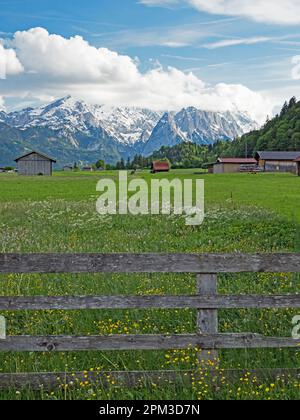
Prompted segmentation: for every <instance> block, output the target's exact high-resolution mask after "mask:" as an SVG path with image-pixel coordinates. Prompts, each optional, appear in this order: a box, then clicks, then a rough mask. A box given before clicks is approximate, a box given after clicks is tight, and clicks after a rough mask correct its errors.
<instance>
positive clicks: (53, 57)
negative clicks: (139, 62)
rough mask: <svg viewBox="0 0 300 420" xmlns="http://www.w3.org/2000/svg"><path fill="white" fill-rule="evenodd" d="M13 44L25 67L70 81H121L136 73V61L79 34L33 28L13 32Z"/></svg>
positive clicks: (130, 77) (134, 75) (28, 69)
mask: <svg viewBox="0 0 300 420" xmlns="http://www.w3.org/2000/svg"><path fill="white" fill-rule="evenodd" d="M12 45H13V46H14V47H15V49H16V51H17V54H18V57H19V59H20V61H21V62H22V64H23V65H24V67H25V69H26V70H27V71H30V72H36V73H42V74H45V75H48V76H49V77H57V78H66V79H68V80H71V81H76V82H80V81H102V82H104V81H106V80H109V81H111V82H116V83H118V82H124V81H125V80H126V79H127V80H131V79H132V78H135V77H136V75H137V68H136V64H135V63H134V62H133V60H132V59H131V58H130V57H127V56H121V55H119V54H117V53H116V52H113V51H110V50H108V49H106V48H99V49H97V48H95V47H93V46H91V45H89V43H88V42H87V41H85V40H84V39H83V38H82V37H81V36H74V37H71V38H70V39H66V38H64V37H62V36H60V35H53V34H49V33H48V31H46V29H43V28H33V29H30V30H28V31H22V32H16V34H15V36H14V40H13V43H12Z"/></svg>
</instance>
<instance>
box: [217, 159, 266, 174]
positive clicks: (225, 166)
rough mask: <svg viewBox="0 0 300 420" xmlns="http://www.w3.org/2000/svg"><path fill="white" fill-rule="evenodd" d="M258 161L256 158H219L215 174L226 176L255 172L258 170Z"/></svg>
mask: <svg viewBox="0 0 300 420" xmlns="http://www.w3.org/2000/svg"><path fill="white" fill-rule="evenodd" d="M257 166H258V165H257V160H256V159H254V158H222V157H220V158H218V160H217V162H216V163H215V164H214V168H213V172H214V174H225V173H232V172H244V171H245V169H247V170H248V171H249V172H252V171H255V169H256V168H257Z"/></svg>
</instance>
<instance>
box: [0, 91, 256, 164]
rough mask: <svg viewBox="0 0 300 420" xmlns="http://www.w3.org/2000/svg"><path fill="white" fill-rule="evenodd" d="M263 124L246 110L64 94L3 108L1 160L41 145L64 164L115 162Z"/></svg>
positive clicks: (0, 113) (221, 137)
mask: <svg viewBox="0 0 300 420" xmlns="http://www.w3.org/2000/svg"><path fill="white" fill-rule="evenodd" d="M256 128H258V125H257V123H256V122H255V121H253V120H252V119H251V118H250V117H249V116H248V115H247V114H246V113H242V112H238V111H237V112H234V113H232V112H224V113H221V112H209V111H202V110H199V109H196V108H194V107H189V108H185V109H182V110H181V111H179V112H157V111H152V110H149V109H139V108H129V107H108V106H103V105H91V104H87V103H85V102H83V101H79V100H75V99H73V98H72V97H71V96H67V97H64V98H62V99H59V100H57V101H54V102H52V103H50V104H48V105H45V106H42V107H39V108H26V109H23V110H21V111H14V112H10V113H7V112H5V111H4V110H0V165H2V166H3V165H11V164H13V161H14V159H15V158H16V156H18V155H20V154H22V153H24V152H26V151H29V150H39V151H41V152H44V153H47V154H49V155H51V156H52V157H54V158H55V159H56V160H57V161H58V165H59V166H62V165H64V164H72V163H74V162H78V163H94V162H95V161H96V160H98V159H100V158H101V159H104V160H105V161H107V162H108V163H115V162H116V161H118V160H119V159H121V158H123V159H128V158H132V157H133V156H134V155H135V154H142V155H145V156H149V155H151V154H152V153H153V152H154V151H156V150H158V149H160V148H161V147H162V146H174V145H176V144H180V143H183V142H193V143H196V144H200V145H201V144H205V145H208V144H214V143H215V142H216V141H217V140H233V139H234V138H236V137H238V136H241V135H242V134H244V133H246V132H249V131H251V130H253V129H256Z"/></svg>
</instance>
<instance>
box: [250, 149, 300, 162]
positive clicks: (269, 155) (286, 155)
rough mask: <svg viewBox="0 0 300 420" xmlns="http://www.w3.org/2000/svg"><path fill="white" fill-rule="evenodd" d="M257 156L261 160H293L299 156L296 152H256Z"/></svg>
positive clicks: (299, 152)
mask: <svg viewBox="0 0 300 420" xmlns="http://www.w3.org/2000/svg"><path fill="white" fill-rule="evenodd" d="M257 156H258V158H259V159H261V160H291V161H294V160H295V159H297V158H298V157H299V156H300V151H298V152H264V151H263V152H257Z"/></svg>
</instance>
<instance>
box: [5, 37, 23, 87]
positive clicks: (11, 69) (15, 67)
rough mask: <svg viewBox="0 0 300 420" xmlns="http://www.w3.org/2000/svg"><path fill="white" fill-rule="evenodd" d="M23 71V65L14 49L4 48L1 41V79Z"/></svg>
mask: <svg viewBox="0 0 300 420" xmlns="http://www.w3.org/2000/svg"><path fill="white" fill-rule="evenodd" d="M22 71H23V67H22V65H21V63H20V61H19V60H18V58H17V56H16V53H15V51H14V50H13V49H7V48H4V46H3V45H2V44H1V43H0V79H5V78H6V77H7V76H10V75H15V74H19V73H21V72H22Z"/></svg>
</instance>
